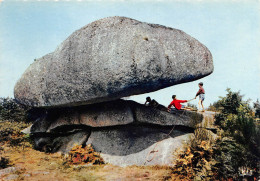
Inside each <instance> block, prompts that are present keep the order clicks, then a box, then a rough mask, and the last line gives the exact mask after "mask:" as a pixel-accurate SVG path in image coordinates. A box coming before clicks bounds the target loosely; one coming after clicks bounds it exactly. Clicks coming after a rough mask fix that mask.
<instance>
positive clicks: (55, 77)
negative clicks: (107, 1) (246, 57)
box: [14, 17, 213, 107]
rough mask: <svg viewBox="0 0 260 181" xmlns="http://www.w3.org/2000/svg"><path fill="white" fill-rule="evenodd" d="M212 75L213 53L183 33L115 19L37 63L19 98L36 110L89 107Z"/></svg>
mask: <svg viewBox="0 0 260 181" xmlns="http://www.w3.org/2000/svg"><path fill="white" fill-rule="evenodd" d="M212 71H213V62H212V56H211V53H210V51H209V50H208V49H207V48H206V47H205V46H204V45H202V44H201V43H200V42H199V41H197V40H196V39H194V38H192V37H191V36H189V35H187V34H186V33H184V32H183V31H181V30H177V29H173V28H169V27H165V26H161V25H155V24H148V23H143V22H140V21H136V20H133V19H129V18H125V17H110V18H104V19H101V20H98V21H95V22H93V23H90V24H88V25H87V26H85V27H83V28H81V29H79V30H77V31H75V32H74V33H73V34H72V35H70V36H69V37H68V38H67V39H66V40H65V41H64V42H63V43H62V44H61V45H60V46H58V48H57V49H56V50H55V51H54V52H52V53H50V54H48V55H45V56H43V57H42V58H40V59H37V60H36V61H35V62H33V63H32V64H31V65H30V66H29V68H28V69H27V70H26V71H25V73H24V74H23V75H22V77H21V78H20V80H19V81H18V82H17V84H16V86H15V91H14V94H15V98H16V99H17V100H18V101H19V102H20V103H22V104H26V105H30V106H34V107H55V106H76V105H85V104H93V103H97V102H105V101H109V100H116V99H118V98H121V97H126V96H130V95H136V94H143V93H147V92H152V91H156V90H159V89H162V88H165V87H169V86H172V85H175V84H179V83H184V82H190V81H193V80H196V79H199V78H202V77H204V76H207V75H209V74H210V73H212Z"/></svg>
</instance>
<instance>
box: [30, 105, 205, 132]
mask: <svg viewBox="0 0 260 181" xmlns="http://www.w3.org/2000/svg"><path fill="white" fill-rule="evenodd" d="M179 112H180V113H179V114H170V113H168V112H165V111H161V110H158V109H155V108H152V107H148V106H144V105H142V104H139V103H136V102H134V101H125V100H116V101H110V102H105V103H97V104H93V105H86V106H80V107H73V108H59V109H52V110H49V111H48V113H47V114H46V115H45V116H42V117H41V118H39V119H38V120H36V121H35V123H34V124H33V126H32V128H31V132H32V133H37V132H56V131H55V130H56V129H58V128H60V127H61V128H62V127H66V126H67V127H68V126H75V125H78V126H84V125H85V126H90V127H111V126H118V125H126V124H135V125H139V124H154V125H162V126H171V125H177V126H186V127H191V128H194V127H195V125H196V124H198V123H200V122H201V121H202V115H200V114H198V113H196V112H190V111H185V112H182V111H179Z"/></svg>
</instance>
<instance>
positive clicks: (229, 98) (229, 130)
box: [215, 89, 260, 177]
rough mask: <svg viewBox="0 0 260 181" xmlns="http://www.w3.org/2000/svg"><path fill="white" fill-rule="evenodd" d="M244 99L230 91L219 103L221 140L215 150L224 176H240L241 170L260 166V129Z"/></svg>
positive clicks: (238, 93) (216, 117)
mask: <svg viewBox="0 0 260 181" xmlns="http://www.w3.org/2000/svg"><path fill="white" fill-rule="evenodd" d="M242 98H243V96H242V95H240V92H232V91H231V90H230V89H227V95H226V97H223V98H221V99H220V100H219V101H218V104H220V105H221V106H222V107H223V109H222V110H221V112H220V113H219V114H217V115H216V116H215V119H216V121H215V123H216V124H217V125H218V126H219V127H220V128H221V129H222V140H220V141H219V142H218V143H217V149H216V150H217V151H216V160H217V161H218V162H219V168H220V169H219V175H220V176H221V177H225V176H227V175H232V174H233V175H236V174H238V168H239V167H242V166H246V167H250V168H252V169H254V168H257V166H258V164H259V158H260V157H259V153H260V149H259V148H260V146H259V135H260V132H259V126H257V125H256V124H255V121H254V115H253V113H252V110H251V108H250V107H249V104H248V101H243V100H242ZM227 160H229V161H228V162H227Z"/></svg>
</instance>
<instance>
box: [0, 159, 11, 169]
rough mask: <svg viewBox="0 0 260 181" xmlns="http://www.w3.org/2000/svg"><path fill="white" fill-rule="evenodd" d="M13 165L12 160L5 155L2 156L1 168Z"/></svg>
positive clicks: (0, 160)
mask: <svg viewBox="0 0 260 181" xmlns="http://www.w3.org/2000/svg"><path fill="white" fill-rule="evenodd" d="M9 166H11V164H10V160H9V159H8V158H5V157H0V169H4V168H7V167H9Z"/></svg>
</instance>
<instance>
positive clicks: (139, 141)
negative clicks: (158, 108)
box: [87, 126, 192, 166]
mask: <svg viewBox="0 0 260 181" xmlns="http://www.w3.org/2000/svg"><path fill="white" fill-rule="evenodd" d="M172 129H173V131H171V130H172ZM169 133H170V134H169ZM168 134H169V135H168ZM190 136H192V134H191V132H189V131H185V130H179V129H174V127H170V126H167V127H161V126H158V127H149V126H140V127H136V126H121V127H119V128H114V129H103V130H100V129H97V130H93V131H92V132H91V135H90V137H89V139H88V141H87V144H92V145H93V147H94V148H95V150H96V151H98V152H101V156H102V157H103V158H104V160H105V161H106V162H108V163H111V164H114V165H120V166H127V165H171V164H173V160H174V159H175V158H174V155H173V153H174V152H175V151H176V149H180V148H181V147H182V145H183V144H184V143H185V142H187V141H188V140H189V138H190ZM152 151H155V152H152ZM150 152H151V153H150ZM154 154H155V155H154Z"/></svg>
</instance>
